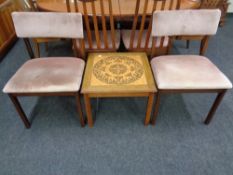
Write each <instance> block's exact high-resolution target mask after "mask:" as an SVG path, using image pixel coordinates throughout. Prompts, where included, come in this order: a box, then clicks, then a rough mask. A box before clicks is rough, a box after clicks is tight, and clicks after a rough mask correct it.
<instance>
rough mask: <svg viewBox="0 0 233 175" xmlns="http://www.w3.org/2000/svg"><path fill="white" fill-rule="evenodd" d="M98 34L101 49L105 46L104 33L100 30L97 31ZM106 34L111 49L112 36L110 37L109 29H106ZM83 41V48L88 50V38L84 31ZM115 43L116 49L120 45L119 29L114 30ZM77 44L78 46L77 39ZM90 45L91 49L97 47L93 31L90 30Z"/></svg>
mask: <svg viewBox="0 0 233 175" xmlns="http://www.w3.org/2000/svg"><path fill="white" fill-rule="evenodd" d="M99 35H100V41H101V48H102V49H103V48H104V47H105V45H104V35H103V32H102V31H99ZM107 36H108V47H109V49H113V46H112V38H111V31H110V30H109V31H107ZM84 41H85V49H86V50H89V49H90V47H89V44H88V39H87V33H86V32H84ZM115 44H116V49H118V48H119V46H120V31H119V30H115ZM77 46H78V47H79V41H77ZM92 47H93V49H97V44H96V38H95V32H94V31H93V32H92Z"/></svg>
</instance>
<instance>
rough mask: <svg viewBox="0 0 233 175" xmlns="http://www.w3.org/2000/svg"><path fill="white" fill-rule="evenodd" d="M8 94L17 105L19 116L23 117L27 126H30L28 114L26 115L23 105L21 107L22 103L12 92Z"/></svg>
mask: <svg viewBox="0 0 233 175" xmlns="http://www.w3.org/2000/svg"><path fill="white" fill-rule="evenodd" d="M8 95H9V97H10V99H11V101H12V102H13V104H14V105H15V108H16V110H17V112H18V113H19V116H20V118H21V119H22V121H23V123H24V125H25V127H26V128H30V127H31V124H30V122H29V121H28V119H27V116H26V115H25V113H24V111H23V109H22V107H21V105H20V103H19V101H18V99H17V97H15V96H13V95H12V94H8Z"/></svg>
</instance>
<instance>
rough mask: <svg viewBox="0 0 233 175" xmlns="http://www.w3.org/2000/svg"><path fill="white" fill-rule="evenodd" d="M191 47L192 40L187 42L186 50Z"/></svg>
mask: <svg viewBox="0 0 233 175" xmlns="http://www.w3.org/2000/svg"><path fill="white" fill-rule="evenodd" d="M189 46H190V40H187V41H186V49H189Z"/></svg>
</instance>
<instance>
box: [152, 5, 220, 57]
mask: <svg viewBox="0 0 233 175" xmlns="http://www.w3.org/2000/svg"><path fill="white" fill-rule="evenodd" d="M220 16H221V11H220V10H218V9H214V10H179V11H175V10H174V11H163V12H154V14H153V24H152V37H153V43H154V42H155V39H154V38H155V37H162V36H163V37H164V36H169V37H171V38H174V37H176V36H193V37H200V36H201V37H203V39H202V45H205V47H207V43H208V38H209V36H211V35H214V34H216V32H217V29H218V24H219V20H220ZM170 41H172V40H171V39H170ZM170 45H171V42H170ZM152 53H153V51H152ZM202 53H204V52H201V54H202Z"/></svg>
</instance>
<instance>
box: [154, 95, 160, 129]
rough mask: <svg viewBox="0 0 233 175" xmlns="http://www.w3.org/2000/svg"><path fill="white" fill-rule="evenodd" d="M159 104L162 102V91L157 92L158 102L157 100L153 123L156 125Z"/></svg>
mask: <svg viewBox="0 0 233 175" xmlns="http://www.w3.org/2000/svg"><path fill="white" fill-rule="evenodd" d="M159 104H160V93H159V92H157V95H156V102H155V110H154V114H153V117H152V125H155V123H156V118H157V115H158V112H159Z"/></svg>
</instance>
